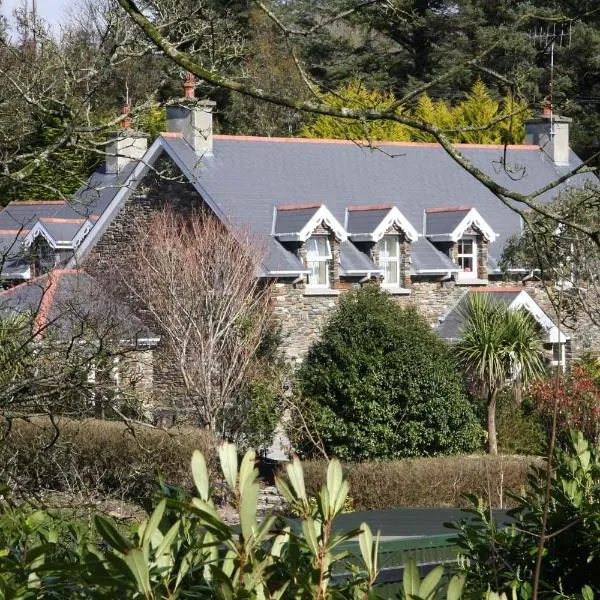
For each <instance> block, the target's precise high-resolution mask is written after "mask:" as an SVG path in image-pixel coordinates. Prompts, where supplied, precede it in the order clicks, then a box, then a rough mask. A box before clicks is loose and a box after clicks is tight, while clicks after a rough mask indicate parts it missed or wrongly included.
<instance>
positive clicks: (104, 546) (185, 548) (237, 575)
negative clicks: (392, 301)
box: [0, 434, 600, 600]
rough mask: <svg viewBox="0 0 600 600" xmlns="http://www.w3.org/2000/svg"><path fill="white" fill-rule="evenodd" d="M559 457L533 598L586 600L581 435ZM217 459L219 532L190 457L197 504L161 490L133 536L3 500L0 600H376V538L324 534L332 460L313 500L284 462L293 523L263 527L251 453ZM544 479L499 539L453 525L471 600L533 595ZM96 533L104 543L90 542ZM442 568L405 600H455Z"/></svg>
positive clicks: (535, 478) (207, 490)
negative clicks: (538, 589)
mask: <svg viewBox="0 0 600 600" xmlns="http://www.w3.org/2000/svg"><path fill="white" fill-rule="evenodd" d="M555 458H556V461H557V466H556V473H555V474H554V475H553V477H552V479H551V480H550V481H551V484H552V487H551V493H552V497H551V500H552V501H551V503H550V513H549V521H548V523H549V527H548V533H549V535H548V539H547V541H546V554H545V556H544V560H543V568H542V577H543V581H544V583H543V586H542V590H543V592H544V595H545V597H548V596H549V595H550V594H551V595H552V597H553V598H557V599H558V598H580V597H581V596H582V597H583V599H584V600H593V598H594V595H595V593H598V591H599V590H598V573H600V570H598V568H597V567H598V558H599V557H598V549H599V548H600V543H599V542H600V539H599V533H600V527H599V526H598V525H599V522H600V519H599V514H600V511H599V507H598V493H597V492H598V475H599V473H598V468H599V462H598V454H597V453H596V452H595V451H594V450H593V448H591V447H590V446H589V444H588V443H587V442H585V440H584V439H583V436H582V435H581V434H573V449H572V450H571V451H570V452H562V451H558V452H557V454H556V457H555ZM219 459H220V463H221V470H222V473H223V478H224V480H225V482H226V484H227V489H228V491H229V494H230V501H231V503H232V505H233V506H235V508H236V509H237V513H238V517H239V521H240V525H239V527H238V526H236V527H230V526H228V525H227V524H226V523H225V522H224V521H223V520H222V519H221V517H220V516H219V514H218V513H217V511H216V508H215V504H214V503H213V500H212V499H211V492H212V490H211V484H210V479H209V475H208V469H207V465H206V461H205V459H204V457H203V455H202V454H201V453H200V452H195V453H194V455H193V457H192V478H193V480H194V484H195V488H196V489H195V495H194V496H193V497H190V496H187V495H185V494H184V493H183V492H177V491H175V490H164V493H163V497H162V499H160V500H159V502H158V504H157V505H156V507H155V509H154V511H153V512H152V514H151V515H150V517H149V518H148V519H146V520H145V521H144V522H142V523H141V524H140V525H139V526H138V527H137V528H136V530H135V531H134V532H133V533H128V532H123V531H122V530H120V529H119V528H117V527H116V526H115V525H114V524H113V523H112V522H111V521H109V520H107V519H105V518H103V517H96V518H95V522H94V528H93V529H92V528H90V527H84V526H82V525H81V524H79V525H77V524H75V523H71V522H70V521H69V520H66V519H63V518H61V516H60V514H50V513H48V512H45V511H41V510H28V508H27V507H26V506H24V505H21V506H11V505H9V504H8V503H7V502H6V500H5V499H3V501H2V504H0V509H1V510H0V597H2V598H11V599H15V600H25V599H37V598H40V599H41V598H48V599H54V598H61V599H79V598H81V599H83V598H98V599H102V598H106V599H109V598H111V599H112V598H127V599H130V598H132V599H145V600H158V599H161V600H167V599H168V600H176V599H180V598H181V599H183V598H192V597H193V598H207V599H208V598H216V599H223V600H225V599H227V600H234V599H240V600H241V599H248V600H262V599H265V600H266V599H267V598H272V599H281V600H292V599H293V600H309V599H315V600H316V599H321V600H330V599H331V600H333V599H336V600H358V599H364V600H378V599H379V598H381V596H380V595H379V594H378V588H377V577H378V574H379V572H380V565H379V564H378V558H379V557H378V545H379V535H377V537H375V538H374V537H373V534H372V532H371V530H370V529H369V527H368V526H367V525H366V524H365V523H363V524H361V527H360V528H359V529H357V530H354V531H346V532H340V531H336V530H335V529H334V527H333V520H334V519H335V517H336V516H337V515H338V514H339V513H340V512H341V511H342V509H343V506H344V503H345V501H346V498H347V496H348V492H349V484H348V481H347V480H346V479H345V478H344V476H343V472H342V468H341V465H340V463H339V462H338V461H336V460H334V461H331V462H330V463H329V466H328V469H327V476H326V483H325V485H323V486H322V488H321V490H320V491H319V492H318V494H317V495H316V498H312V497H309V495H308V494H307V493H306V486H305V482H304V474H303V469H302V465H301V464H300V462H299V460H298V459H297V458H296V459H294V461H293V462H292V463H290V464H288V465H287V468H286V472H287V474H286V477H285V478H284V477H282V478H279V479H278V480H277V486H278V489H279V491H280V493H281V494H282V495H283V497H284V498H285V499H286V501H287V502H288V503H289V504H290V505H291V507H292V508H293V510H294V511H295V513H296V514H298V515H299V516H300V519H299V520H298V521H297V522H292V521H288V520H285V519H283V518H281V517H276V516H273V515H269V516H267V517H266V518H265V519H264V520H263V521H262V522H260V523H259V522H258V521H257V518H256V515H257V500H258V493H259V484H258V479H257V476H258V471H257V469H256V467H255V459H256V457H255V453H254V452H253V451H251V450H250V451H248V452H247V453H246V455H245V456H244V458H243V460H242V461H241V464H239V465H238V455H237V450H236V447H235V446H234V445H232V444H227V443H224V444H223V445H222V446H221V447H220V450H219ZM544 476H545V472H544V470H543V469H538V470H534V472H533V474H532V477H531V481H532V486H533V489H532V491H531V492H530V493H529V494H527V495H525V496H523V497H522V498H520V502H521V505H520V507H519V508H518V509H516V510H515V511H513V512H514V515H515V518H516V519H517V523H516V525H513V526H510V527H508V528H507V529H505V530H499V529H497V528H496V526H495V525H494V524H493V521H491V519H490V517H489V515H488V514H487V513H486V511H485V510H482V509H478V510H475V511H473V512H475V516H476V519H478V520H476V521H475V523H474V524H473V523H470V524H467V525H463V527H462V532H461V534H460V537H459V545H460V546H461V547H462V550H463V552H464V553H465V554H466V555H467V558H466V559H465V560H464V561H463V565H464V566H466V567H467V569H466V570H467V571H468V573H469V578H472V581H471V582H470V583H469V588H470V590H469V591H470V595H469V597H472V598H485V599H486V600H499V599H502V600H504V598H505V597H506V596H505V594H504V593H503V594H502V595H500V596H498V594H495V593H492V592H490V589H494V587H493V586H496V585H497V586H499V588H500V589H501V590H502V591H503V592H506V593H507V594H509V596H510V594H511V593H512V597H513V598H524V599H527V598H530V589H531V585H530V582H531V576H532V573H531V571H532V569H531V563H532V561H533V560H534V559H533V558H532V556H533V554H534V552H532V549H533V550H535V546H536V543H537V542H536V540H537V534H538V533H539V531H540V530H541V529H540V514H541V511H542V498H543V487H544ZM3 497H4V498H5V496H3ZM565 523H566V525H567V526H565ZM98 537H100V538H101V542H100V543H98V542H96V543H94V542H95V540H96V539H97V538H98ZM352 538H356V540H357V542H358V543H357V545H358V548H357V554H350V553H349V552H348V551H347V549H348V545H347V544H346V542H348V541H350V540H351V539H352ZM443 571H444V569H443V567H441V566H438V567H436V568H434V569H433V570H432V571H431V572H430V573H429V574H428V575H427V576H426V577H425V578H424V579H422V580H421V578H420V576H419V572H418V569H417V566H416V564H415V563H414V562H409V563H408V564H407V566H406V568H405V572H404V579H403V582H402V583H403V586H402V587H403V591H402V594H401V598H402V599H403V600H434V599H439V598H441V597H444V596H445V597H446V600H459V599H460V598H461V597H462V592H463V587H464V585H465V579H466V573H464V572H463V573H460V574H458V575H454V576H453V577H452V578H451V579H450V581H449V582H448V583H447V585H446V584H444V583H443V579H442V576H443ZM582 586H583V589H582ZM444 588H445V589H444Z"/></svg>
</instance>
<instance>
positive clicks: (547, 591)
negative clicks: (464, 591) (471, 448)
mask: <svg viewBox="0 0 600 600" xmlns="http://www.w3.org/2000/svg"><path fill="white" fill-rule="evenodd" d="M547 477H548V467H547V466H542V467H535V466H534V467H533V469H532V472H531V474H530V476H529V486H528V489H527V491H526V492H525V493H524V494H523V495H520V496H516V497H515V499H516V500H517V502H518V506H517V508H515V509H513V510H512V511H510V512H509V514H511V515H512V516H513V517H514V519H515V522H514V523H513V524H511V525H509V526H508V527H505V528H500V527H498V526H497V525H496V523H495V521H494V519H493V518H492V517H491V515H490V511H489V509H488V508H487V507H486V506H485V505H484V504H483V503H481V502H480V501H479V502H478V501H477V499H476V498H474V497H473V502H474V506H475V508H474V509H472V510H471V511H470V512H472V514H473V515H474V521H472V522H466V523H463V524H462V526H461V527H460V534H459V538H458V543H459V546H460V548H461V551H462V553H463V555H464V562H463V564H464V568H465V570H466V571H468V573H469V587H470V589H471V590H474V591H476V592H481V591H482V590H485V589H488V587H490V588H491V589H495V590H497V591H499V592H506V593H507V594H508V595H509V596H510V594H511V593H512V592H513V590H514V591H515V592H516V593H517V594H518V596H519V597H520V598H523V599H525V600H526V599H528V598H530V597H531V593H532V581H533V573H534V568H535V560H536V553H537V548H538V543H539V535H540V532H541V531H542V522H543V518H544V504H545V494H546V481H547ZM550 482H551V487H550V502H549V505H548V522H547V528H546V535H547V538H546V540H545V549H544V555H543V559H542V568H541V585H540V594H541V595H540V597H544V598H556V597H561V596H570V595H575V594H577V593H578V592H579V591H580V590H581V588H582V586H584V585H586V586H589V590H590V591H592V590H593V592H594V594H596V596H597V595H598V594H600V455H599V453H598V451H597V450H596V449H595V448H594V446H593V445H592V444H590V443H589V442H588V441H586V440H585V438H584V437H583V434H582V433H580V432H573V431H572V432H571V433H570V444H569V446H568V448H567V449H564V450H563V449H560V448H558V449H556V450H555V453H554V460H553V468H552V471H551V473H550Z"/></svg>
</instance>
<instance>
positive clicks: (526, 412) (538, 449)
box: [496, 390, 548, 456]
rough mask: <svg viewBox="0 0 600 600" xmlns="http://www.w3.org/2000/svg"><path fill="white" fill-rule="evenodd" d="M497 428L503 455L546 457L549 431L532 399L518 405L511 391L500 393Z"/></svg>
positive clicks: (497, 408) (499, 446)
mask: <svg viewBox="0 0 600 600" xmlns="http://www.w3.org/2000/svg"><path fill="white" fill-rule="evenodd" d="M496 427H497V430H498V451H499V452H500V453H501V454H526V455H533V456H541V455H545V454H546V448H547V445H548V436H547V434H546V429H545V427H544V423H543V421H542V419H541V418H540V414H539V413H538V412H537V411H536V410H535V408H534V407H533V406H532V404H531V401H530V399H529V398H524V399H523V401H522V402H521V403H518V402H516V400H515V399H514V396H513V393H512V391H511V390H504V391H503V392H502V393H500V394H499V395H498V403H497V407H496Z"/></svg>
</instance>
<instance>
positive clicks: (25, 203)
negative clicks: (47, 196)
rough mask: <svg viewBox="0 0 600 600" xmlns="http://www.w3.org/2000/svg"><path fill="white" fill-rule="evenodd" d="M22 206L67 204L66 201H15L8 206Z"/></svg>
mask: <svg viewBox="0 0 600 600" xmlns="http://www.w3.org/2000/svg"><path fill="white" fill-rule="evenodd" d="M15 204H16V205H17V206H20V205H28V204H65V201H64V200H13V201H12V202H9V203H8V204H7V206H14V205H15Z"/></svg>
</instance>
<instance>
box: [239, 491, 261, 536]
mask: <svg viewBox="0 0 600 600" xmlns="http://www.w3.org/2000/svg"><path fill="white" fill-rule="evenodd" d="M259 491H260V488H259V485H258V481H256V480H254V481H252V482H247V483H246V485H245V486H244V494H243V495H242V498H241V501H240V525H241V527H242V534H243V536H244V542H245V543H248V542H250V540H251V539H252V536H253V531H254V529H255V528H256V526H257V522H256V507H257V504H258V493H259Z"/></svg>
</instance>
